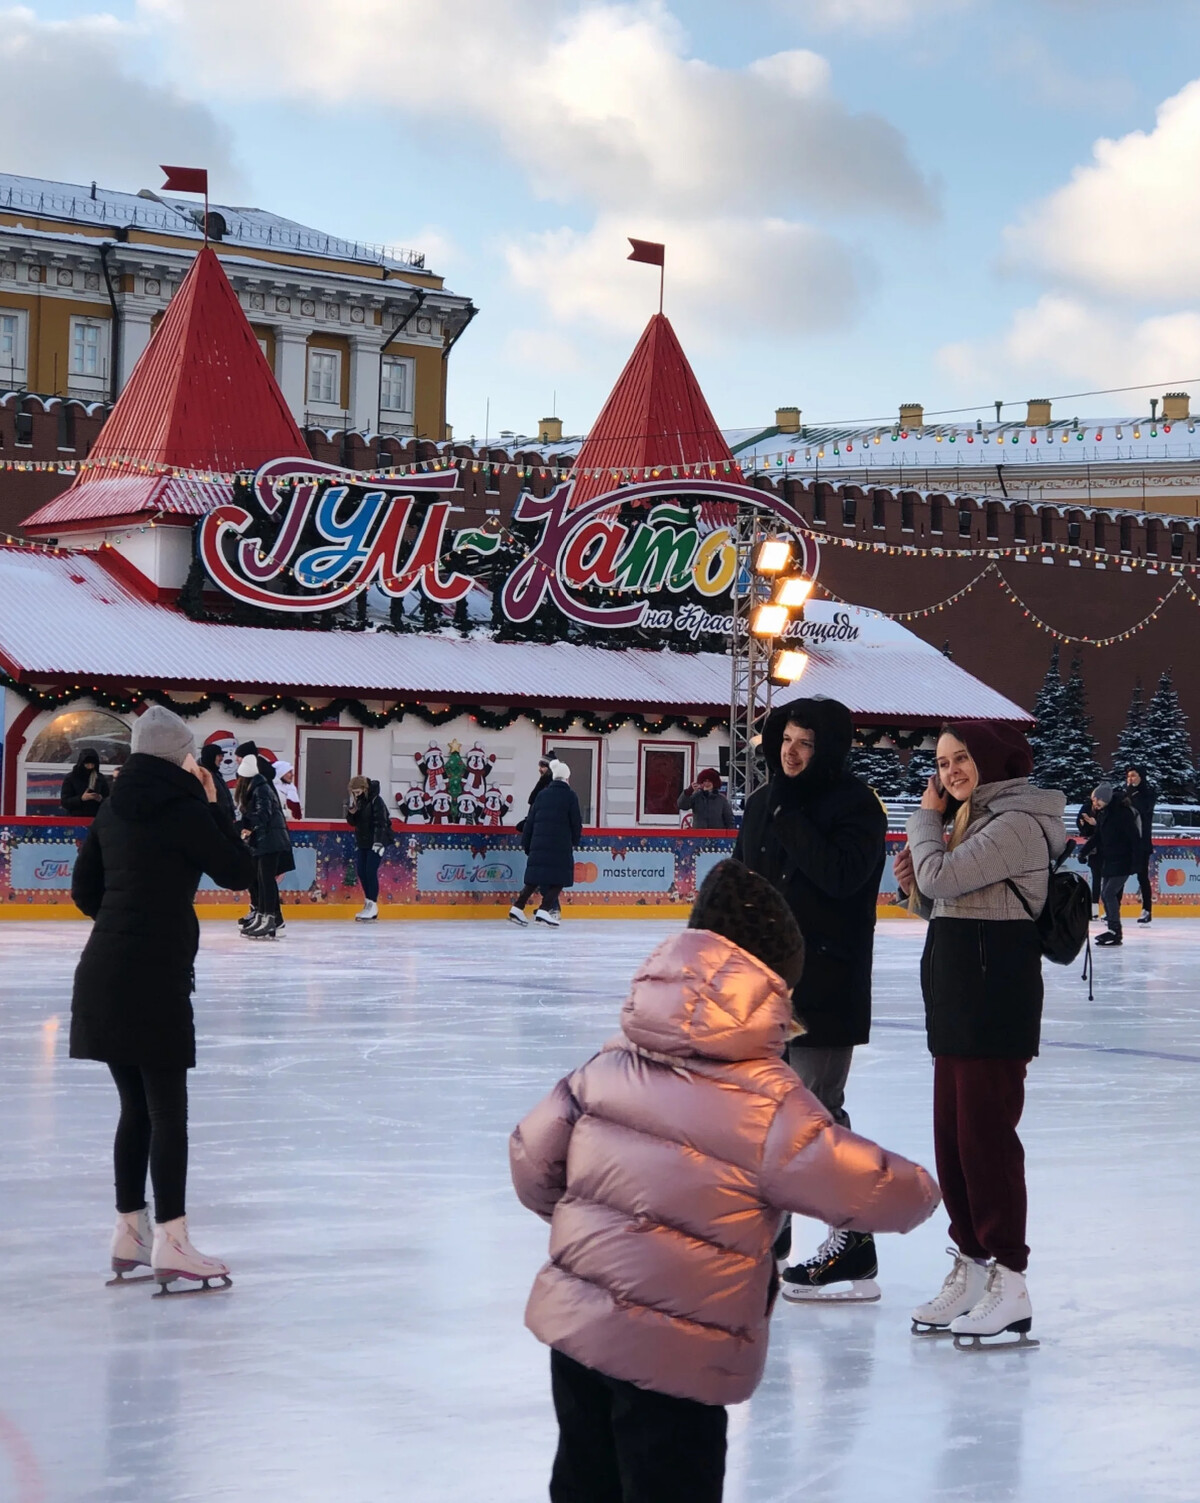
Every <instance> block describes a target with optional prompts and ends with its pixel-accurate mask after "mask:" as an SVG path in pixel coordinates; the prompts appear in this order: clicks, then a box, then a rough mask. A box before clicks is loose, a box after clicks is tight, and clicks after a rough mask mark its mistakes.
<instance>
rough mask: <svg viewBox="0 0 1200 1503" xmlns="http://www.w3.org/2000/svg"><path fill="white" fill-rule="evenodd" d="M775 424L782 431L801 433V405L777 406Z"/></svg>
mask: <svg viewBox="0 0 1200 1503" xmlns="http://www.w3.org/2000/svg"><path fill="white" fill-rule="evenodd" d="M775 426H776V428H778V429H779V431H780V433H799V432H800V409H799V407H776V409H775Z"/></svg>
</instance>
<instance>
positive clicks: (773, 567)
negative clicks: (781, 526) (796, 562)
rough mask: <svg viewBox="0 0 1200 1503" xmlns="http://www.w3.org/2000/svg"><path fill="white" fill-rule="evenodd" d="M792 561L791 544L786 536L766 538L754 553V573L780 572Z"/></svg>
mask: <svg viewBox="0 0 1200 1503" xmlns="http://www.w3.org/2000/svg"><path fill="white" fill-rule="evenodd" d="M791 561H792V545H791V543H790V542H789V541H788V540H787V538H766V539H765V540H764V541H763V542H761V543H760V544H759V545H758V552H757V553H756V554H755V555H754V572H755V573H756V574H782V573H783V571H784V570H785V569H786V568H787V566H788V565H789V564H790V563H791Z"/></svg>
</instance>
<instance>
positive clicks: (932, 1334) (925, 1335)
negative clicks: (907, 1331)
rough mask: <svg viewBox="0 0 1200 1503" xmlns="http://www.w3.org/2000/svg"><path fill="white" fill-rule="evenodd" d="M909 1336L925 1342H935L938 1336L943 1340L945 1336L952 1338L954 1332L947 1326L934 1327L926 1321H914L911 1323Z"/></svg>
mask: <svg viewBox="0 0 1200 1503" xmlns="http://www.w3.org/2000/svg"><path fill="white" fill-rule="evenodd" d="M911 1334H912V1335H913V1336H920V1337H921V1338H922V1339H923V1340H925V1341H930V1340H934V1341H936V1340H937V1338H938V1337H939V1336H940V1337H943V1338H944V1337H947V1336H953V1335H954V1332H953V1331H952V1330H951V1329H950V1327H949V1326H948V1325H947V1326H935V1325H933V1324H931V1323H930V1322H929V1321H927V1320H914V1321H913V1323H912V1332H911Z"/></svg>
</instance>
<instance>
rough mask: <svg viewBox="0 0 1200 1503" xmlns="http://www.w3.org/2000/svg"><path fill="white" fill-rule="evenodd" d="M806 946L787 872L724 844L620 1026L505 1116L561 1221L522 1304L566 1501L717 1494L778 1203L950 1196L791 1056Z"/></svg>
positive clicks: (555, 1220)
mask: <svg viewBox="0 0 1200 1503" xmlns="http://www.w3.org/2000/svg"><path fill="white" fill-rule="evenodd" d="M803 960H804V944H803V940H802V938H801V935H800V931H799V929H798V928H797V926H796V921H795V919H794V918H793V917H792V914H791V912H790V910H789V909H788V907H787V905H786V904H785V903H784V901H783V899H782V898H781V897H780V896H779V894H778V893H777V892H776V891H775V889H774V888H773V887H772V886H771V885H770V883H768V882H767V881H765V880H764V879H763V878H761V877H758V876H756V875H754V874H753V873H751V872H750V871H748V870H747V869H746V868H745V867H744V866H742V865H740V864H739V863H738V862H736V861H723V862H722V863H721V864H720V865H719V866H717V867H716V868H715V869H714V870H713V872H712V873H711V874H710V875H709V877H708V879H707V881H706V882H705V883H704V886H703V887H702V888H701V890H700V895H699V897H698V898H697V899H696V904H695V907H694V908H693V910H692V915H691V918H690V920H689V923H688V927H687V929H686V930H685V931H684V932H683V933H682V934H679V935H676V936H675V937H674V938H673V939H669V940H667V941H666V942H665V943H664V944H662V945H660V946H659V947H658V949H657V950H655V951H654V953H653V954H652V955H651V956H650V957H649V959H648V960H647V961H646V962H645V964H644V965H643V966H642V968H641V969H640V970H639V971H638V973H637V975H636V976H635V977H634V980H633V989H632V991H631V992H630V995H629V998H628V1000H627V1001H626V1002H625V1005H624V1007H623V1009H622V1012H621V1033H620V1034H618V1036H617V1037H616V1038H614V1039H611V1040H610V1041H609V1042H608V1043H607V1044H606V1045H605V1046H604V1048H603V1049H602V1050H601V1051H600V1053H599V1054H597V1055H596V1056H595V1057H594V1058H593V1059H590V1060H589V1061H588V1062H587V1064H585V1065H582V1066H581V1067H580V1068H579V1069H578V1070H576V1071H575V1072H574V1073H573V1074H571V1075H569V1076H567V1078H566V1079H565V1080H561V1081H559V1083H558V1085H557V1086H555V1088H554V1090H553V1091H552V1092H551V1093H550V1095H549V1096H548V1097H547V1098H546V1099H545V1100H544V1101H543V1102H542V1103H541V1105H539V1106H537V1107H535V1108H534V1109H533V1111H532V1112H530V1113H529V1115H528V1116H527V1117H526V1118H525V1120H524V1121H523V1122H522V1123H521V1125H520V1126H519V1127H518V1128H517V1130H516V1131H515V1132H514V1133H513V1135H512V1139H511V1142H510V1144H509V1154H510V1159H511V1164H512V1177H513V1184H514V1185H515V1187H516V1191H517V1194H518V1196H519V1197H520V1199H521V1202H522V1204H524V1205H526V1206H528V1207H529V1209H530V1210H532V1211H536V1212H537V1213H538V1214H539V1215H540V1216H542V1217H543V1218H544V1219H545V1220H547V1221H548V1222H549V1223H550V1261H549V1262H548V1263H547V1264H546V1265H545V1267H544V1268H543V1269H542V1270H541V1272H540V1273H539V1274H538V1276H537V1279H536V1281H535V1283H534V1286H533V1293H532V1294H531V1295H530V1299H529V1305H528V1308H527V1310H526V1314H525V1321H526V1324H527V1325H528V1326H529V1328H530V1330H531V1331H532V1332H533V1333H534V1335H535V1336H537V1337H538V1339H539V1340H541V1341H544V1342H545V1343H546V1344H547V1345H548V1346H549V1347H550V1348H551V1353H550V1375H551V1386H552V1390H553V1396H554V1407H555V1412H556V1414H557V1416H558V1423H559V1444H558V1453H557V1455H556V1457H555V1460H554V1469H553V1474H552V1477H551V1481H550V1498H551V1500H552V1503H674V1500H676V1499H678V1500H680V1503H683V1500H687V1503H718V1500H719V1499H720V1497H721V1493H722V1484H723V1479H724V1470H725V1427H726V1416H725V1408H724V1406H725V1405H726V1404H737V1403H740V1402H741V1401H742V1400H744V1399H748V1398H749V1397H750V1395H751V1394H752V1393H753V1392H754V1390H755V1388H756V1387H757V1386H758V1382H759V1379H760V1378H761V1377H762V1371H763V1365H764V1363H765V1361H766V1355H767V1322H768V1318H769V1316H770V1312H771V1306H772V1304H773V1303H774V1299H775V1293H776V1289H777V1285H778V1277H777V1274H776V1269H775V1263H774V1259H773V1258H772V1255H771V1245H772V1243H773V1242H774V1240H775V1237H776V1235H777V1233H778V1231H779V1226H780V1221H781V1219H782V1217H783V1216H784V1215H785V1214H786V1213H788V1212H800V1213H801V1214H803V1215H808V1216H812V1217H814V1218H815V1219H817V1220H818V1221H824V1222H826V1223H828V1224H829V1225H831V1226H834V1227H852V1228H854V1229H855V1230H857V1231H871V1232H907V1231H911V1230H912V1228H913V1227H915V1226H918V1225H920V1223H921V1222H922V1221H924V1220H925V1219H926V1217H927V1216H929V1215H930V1213H931V1212H932V1211H933V1209H934V1208H935V1206H936V1205H937V1203H938V1201H939V1199H940V1196H939V1194H938V1190H937V1186H936V1185H935V1184H934V1182H933V1180H932V1179H931V1178H930V1176H929V1175H928V1174H927V1173H926V1171H925V1170H924V1169H922V1168H920V1167H919V1166H917V1165H915V1164H911V1163H909V1162H908V1161H907V1160H906V1159H902V1158H900V1157H899V1156H898V1155H896V1154H892V1153H888V1152H886V1151H885V1150H884V1149H882V1148H879V1147H878V1146H877V1145H876V1144H874V1143H872V1142H870V1141H868V1140H867V1139H866V1138H861V1137H859V1136H858V1135H857V1134H856V1133H853V1132H850V1131H848V1130H846V1129H844V1128H840V1127H835V1126H834V1125H833V1122H832V1120H831V1119H830V1117H829V1114H828V1113H827V1112H826V1111H825V1109H824V1108H823V1107H822V1106H821V1105H820V1103H819V1102H818V1101H817V1100H816V1098H815V1097H813V1096H811V1095H810V1094H809V1092H808V1091H806V1090H805V1088H804V1087H803V1086H802V1085H801V1084H800V1081H799V1079H798V1077H797V1076H796V1075H795V1074H794V1073H793V1071H792V1070H791V1069H789V1068H788V1066H787V1065H786V1064H784V1062H783V1060H782V1058H781V1055H782V1052H783V1047H784V1043H785V1040H786V1039H787V1038H788V1037H790V1036H792V1035H793V1034H794V1033H795V1032H796V1031H797V1025H796V1023H795V1022H794V1020H793V1014H792V1003H791V990H792V987H793V986H794V985H795V983H796V982H797V981H798V980H799V977H800V972H801V969H802V967H803Z"/></svg>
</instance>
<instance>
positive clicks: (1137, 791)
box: [1125, 767, 1158, 924]
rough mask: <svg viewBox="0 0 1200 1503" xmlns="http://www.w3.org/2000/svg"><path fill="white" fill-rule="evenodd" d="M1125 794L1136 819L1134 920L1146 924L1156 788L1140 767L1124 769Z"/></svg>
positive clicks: (1150, 904)
mask: <svg viewBox="0 0 1200 1503" xmlns="http://www.w3.org/2000/svg"><path fill="white" fill-rule="evenodd" d="M1125 797H1126V799H1127V800H1128V801H1129V805H1130V807H1131V808H1132V810H1133V812H1134V814H1136V815H1137V820H1138V861H1137V866H1135V867H1134V871H1136V872H1137V879H1138V889H1139V891H1140V892H1141V895H1142V912H1141V917H1140V918H1139V919H1138V923H1139V924H1148V923H1149V922H1150V920H1151V918H1152V917H1153V913H1152V911H1151V908H1152V904H1153V901H1154V900H1153V897H1152V896H1151V893H1150V858H1151V857H1152V856H1153V854H1154V806H1155V805H1156V804H1157V803H1158V789H1157V788H1156V787H1155V786H1154V784H1153V783H1151V782H1149V781H1148V780H1147V778H1146V769H1145V768H1144V767H1129V768H1126V770H1125Z"/></svg>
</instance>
